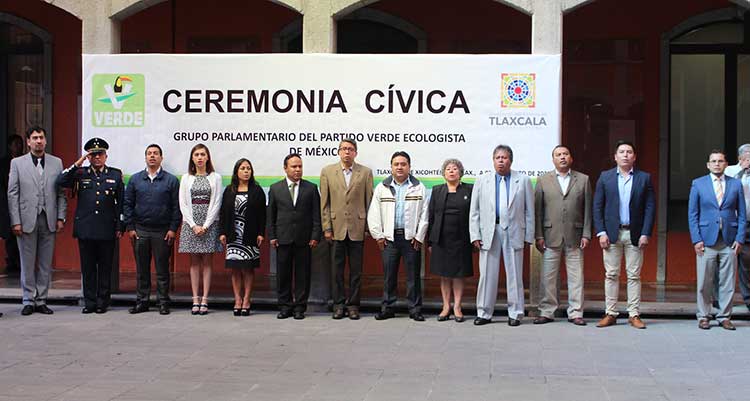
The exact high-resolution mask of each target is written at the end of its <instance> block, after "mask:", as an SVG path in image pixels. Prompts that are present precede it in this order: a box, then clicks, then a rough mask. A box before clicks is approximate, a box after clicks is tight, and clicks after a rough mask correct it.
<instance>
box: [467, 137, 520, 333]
mask: <svg viewBox="0 0 750 401" xmlns="http://www.w3.org/2000/svg"><path fill="white" fill-rule="evenodd" d="M492 160H493V165H494V167H495V173H494V174H492V173H486V174H483V175H482V176H480V177H479V178H478V179H477V181H476V183H475V184H474V190H473V191H472V195H471V211H470V214H469V234H470V236H471V242H472V243H473V244H474V247H476V248H477V249H479V285H478V288H477V318H476V319H475V320H474V324H475V325H477V326H481V325H484V324H487V323H490V322H491V321H492V314H493V312H494V311H495V301H496V300H497V280H498V276H499V271H500V258H501V257H502V259H503V262H504V265H505V275H506V288H507V290H508V325H509V326H513V327H515V326H519V325H520V324H521V319H522V318H523V314H524V295H523V249H524V242H527V243H529V244H531V243H533V242H534V191H533V189H532V188H531V180H529V177H527V176H526V175H524V174H520V173H518V172H516V171H512V170H511V169H510V166H511V164H512V163H513V150H512V149H511V148H510V146H507V145H498V146H497V147H496V148H495V150H494V151H493V153H492Z"/></svg>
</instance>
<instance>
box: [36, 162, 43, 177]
mask: <svg viewBox="0 0 750 401" xmlns="http://www.w3.org/2000/svg"><path fill="white" fill-rule="evenodd" d="M36 171H37V172H38V173H39V175H42V174H44V167H42V159H38V160H37V161H36Z"/></svg>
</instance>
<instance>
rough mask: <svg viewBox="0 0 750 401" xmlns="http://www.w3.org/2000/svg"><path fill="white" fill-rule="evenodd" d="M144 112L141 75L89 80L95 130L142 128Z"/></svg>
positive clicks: (104, 76)
mask: <svg viewBox="0 0 750 401" xmlns="http://www.w3.org/2000/svg"><path fill="white" fill-rule="evenodd" d="M145 111H146V79H145V78H144V77H143V74H94V77H93V78H92V79H91V124H92V125H93V126H94V127H113V128H115V127H142V126H143V120H144V117H145V114H146V113H145Z"/></svg>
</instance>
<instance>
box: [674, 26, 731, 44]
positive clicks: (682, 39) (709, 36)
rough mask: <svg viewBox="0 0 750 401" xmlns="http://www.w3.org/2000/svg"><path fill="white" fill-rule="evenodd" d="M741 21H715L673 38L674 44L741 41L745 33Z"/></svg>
mask: <svg viewBox="0 0 750 401" xmlns="http://www.w3.org/2000/svg"><path fill="white" fill-rule="evenodd" d="M744 32H745V27H744V25H743V24H742V22H717V23H715V24H711V25H707V26H703V27H700V28H696V29H693V30H692V31H689V32H687V33H685V34H683V35H681V36H679V37H677V38H675V39H673V40H672V43H676V44H712V43H740V44H741V43H742V42H743V40H744V35H745V33H744Z"/></svg>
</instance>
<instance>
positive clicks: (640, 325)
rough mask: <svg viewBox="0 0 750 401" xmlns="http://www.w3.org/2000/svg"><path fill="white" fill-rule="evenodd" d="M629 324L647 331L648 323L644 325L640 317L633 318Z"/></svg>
mask: <svg viewBox="0 0 750 401" xmlns="http://www.w3.org/2000/svg"><path fill="white" fill-rule="evenodd" d="M628 323H630V325H631V326H633V327H634V328H636V329H645V328H646V323H643V320H641V317H640V316H633V317H629V318H628Z"/></svg>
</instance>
